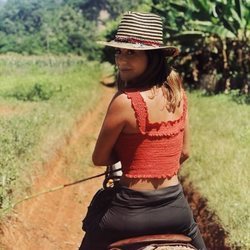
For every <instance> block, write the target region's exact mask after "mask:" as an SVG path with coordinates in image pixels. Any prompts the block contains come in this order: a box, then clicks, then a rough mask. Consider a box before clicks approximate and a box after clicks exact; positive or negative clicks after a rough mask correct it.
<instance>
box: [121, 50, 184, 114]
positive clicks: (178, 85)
mask: <svg viewBox="0 0 250 250" xmlns="http://www.w3.org/2000/svg"><path fill="white" fill-rule="evenodd" d="M145 52H146V54H147V57H148V66H147V69H146V70H145V72H144V73H143V74H142V75H141V76H139V77H138V79H137V80H136V84H134V83H133V84H132V83H131V82H129V81H128V82H126V83H125V82H123V81H122V80H121V78H120V76H119V73H118V75H117V86H118V89H120V90H124V89H145V88H147V89H149V88H152V87H157V88H162V91H163V94H164V96H165V98H166V99H167V102H166V107H167V109H168V110H169V111H170V112H174V111H175V109H176V107H178V106H179V105H180V102H181V99H182V93H181V92H182V80H181V78H180V76H179V74H178V73H177V72H176V71H175V70H174V69H172V68H171V67H170V66H169V64H168V63H167V60H166V56H165V54H164V51H163V50H158V49H157V50H146V51H145Z"/></svg>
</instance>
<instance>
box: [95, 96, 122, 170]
mask: <svg viewBox="0 0 250 250" xmlns="http://www.w3.org/2000/svg"><path fill="white" fill-rule="evenodd" d="M125 98H126V96H125V94H119V93H117V94H116V95H115V96H114V98H113V99H112V101H111V103H110V105H109V108H108V110H107V113H106V116H105V119H104V121H103V124H102V128H101V131H100V133H99V136H98V139H97V142H96V145H95V149H94V152H93V155H92V160H93V163H94V165H96V166H107V165H111V164H114V163H116V162H117V161H118V159H117V158H116V156H115V154H114V151H113V147H114V145H115V142H116V140H117V138H118V136H119V134H120V133H121V131H122V130H123V128H124V126H125V121H126V119H125V113H126V112H124V109H125ZM126 99H127V98H126Z"/></svg>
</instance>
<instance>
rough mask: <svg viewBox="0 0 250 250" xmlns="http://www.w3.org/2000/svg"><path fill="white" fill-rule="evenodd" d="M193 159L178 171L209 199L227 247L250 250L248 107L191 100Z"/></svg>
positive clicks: (226, 100) (226, 99)
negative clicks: (222, 229)
mask: <svg viewBox="0 0 250 250" xmlns="http://www.w3.org/2000/svg"><path fill="white" fill-rule="evenodd" d="M189 114H190V129H191V145H192V150H191V158H190V160H188V162H187V163H186V164H185V166H184V167H183V170H182V174H183V175H188V178H189V179H190V181H192V182H193V184H194V185H195V187H196V188H197V189H198V190H199V191H200V193H201V194H202V195H203V196H204V197H205V198H207V200H208V206H209V209H210V210H211V211H214V212H215V213H216V214H217V216H218V218H219V219H220V223H221V224H222V226H223V227H224V229H225V230H226V231H227V232H228V233H229V243H230V244H231V245H232V246H234V247H239V248H240V249H249V248H250V220H249V216H250V195H249V180H250V169H249V160H250V158H249V156H250V154H249V145H250V123H249V117H250V106H249V105H245V104H243V105H239V104H237V103H235V102H234V101H233V100H232V98H231V97H230V96H226V95H216V96H209V97H205V96H202V95H201V94H200V93H199V92H193V93H191V94H189Z"/></svg>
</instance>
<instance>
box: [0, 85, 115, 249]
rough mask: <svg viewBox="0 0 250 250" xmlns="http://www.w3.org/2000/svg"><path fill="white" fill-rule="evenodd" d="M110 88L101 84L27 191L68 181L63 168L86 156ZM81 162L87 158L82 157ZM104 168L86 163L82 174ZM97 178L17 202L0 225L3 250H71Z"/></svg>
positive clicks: (79, 234) (76, 243)
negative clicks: (97, 94)
mask: <svg viewBox="0 0 250 250" xmlns="http://www.w3.org/2000/svg"><path fill="white" fill-rule="evenodd" d="M113 93H114V89H110V88H107V87H103V95H102V97H101V100H100V101H99V102H98V103H97V106H96V107H95V108H94V109H93V110H91V111H89V113H88V114H87V115H86V114H85V115H84V116H83V117H82V119H81V120H80V121H78V122H77V124H76V125H75V128H74V129H73V132H72V135H71V136H70V137H69V138H67V140H66V143H65V145H63V146H62V147H61V149H59V150H58V152H56V154H55V157H54V158H53V159H51V161H50V162H48V163H47V164H46V165H45V167H44V172H43V174H42V175H40V176H38V177H37V178H36V179H35V181H34V184H33V187H32V192H33V193H35V192H39V191H43V190H46V189H48V188H51V187H55V186H59V185H62V184H66V183H69V182H70V181H72V180H70V179H69V178H68V177H67V174H66V173H67V171H65V169H73V168H77V166H76V165H75V161H74V159H75V156H76V155H80V156H81V157H83V158H84V157H85V158H86V159H90V155H91V152H92V150H93V146H94V142H95V139H96V136H97V133H98V132H99V129H100V126H101V122H102V119H103V116H104V112H105V111H106V108H107V106H108V104H109V101H110V100H111V97H112V95H113ZM86 162H87V161H86ZM104 171H105V169H104V168H88V170H87V174H86V175H87V176H92V175H96V174H99V173H102V172H104ZM102 180H103V179H102V178H98V179H94V180H90V181H87V182H84V183H80V184H77V185H74V186H71V187H67V188H64V189H61V190H58V191H55V192H52V193H48V194H44V195H41V196H39V197H37V198H34V199H30V200H27V201H24V202H22V203H20V204H19V205H18V206H17V207H16V209H15V210H14V213H13V215H12V216H11V217H9V218H8V219H7V220H6V221H4V222H3V224H2V226H1V231H2V232H1V234H0V236H1V240H0V242H1V244H2V245H3V246H2V248H3V249H4V250H34V249H36V250H76V249H78V246H79V245H80V242H81V239H82V237H83V231H82V230H81V221H82V219H83V216H84V215H85V213H86V209H87V206H88V204H89V202H90V199H91V198H92V196H93V194H94V193H95V192H96V191H97V189H98V188H99V187H101V185H102ZM1 250H2V249H1Z"/></svg>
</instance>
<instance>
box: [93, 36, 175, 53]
mask: <svg viewBox="0 0 250 250" xmlns="http://www.w3.org/2000/svg"><path fill="white" fill-rule="evenodd" d="M97 43H98V44H100V45H104V46H109V47H113V48H120V49H132V50H157V49H161V50H163V51H164V54H165V56H177V55H178V54H179V49H178V48H177V47H175V46H165V45H160V46H158V45H157V46H154V45H145V44H141V43H123V42H116V41H114V40H112V41H110V42H105V41H97Z"/></svg>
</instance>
